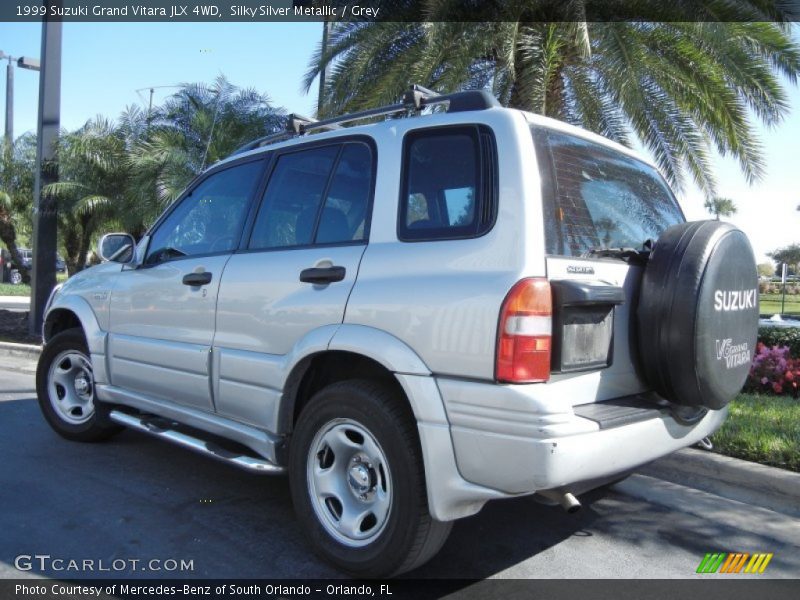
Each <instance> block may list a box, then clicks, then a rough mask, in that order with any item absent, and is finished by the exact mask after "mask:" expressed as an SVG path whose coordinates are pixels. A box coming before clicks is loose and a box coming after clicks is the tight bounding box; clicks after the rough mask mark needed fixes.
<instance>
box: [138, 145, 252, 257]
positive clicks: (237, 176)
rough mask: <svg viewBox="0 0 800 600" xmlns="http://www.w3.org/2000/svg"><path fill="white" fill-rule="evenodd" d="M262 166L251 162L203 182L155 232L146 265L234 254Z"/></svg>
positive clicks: (215, 174)
mask: <svg viewBox="0 0 800 600" xmlns="http://www.w3.org/2000/svg"><path fill="white" fill-rule="evenodd" d="M263 166H264V163H263V161H254V162H248V163H245V164H241V165H237V166H234V167H230V168H228V169H225V170H223V171H220V172H218V173H214V174H213V175H211V176H209V177H207V178H206V179H204V180H203V181H201V182H200V183H199V184H198V185H197V187H195V188H194V189H193V190H192V191H191V192H189V194H188V195H187V196H186V197H185V198H184V199H183V200H181V203H180V204H179V205H178V206H177V207H176V208H175V209H174V210H173V211H172V212H171V213H170V214H169V215H168V216H167V218H166V219H165V220H164V221H163V222H162V223H161V224H160V225H159V226H158V228H157V229H156V230H155V231H154V232H153V234H152V237H151V240H150V245H149V248H148V252H147V257H146V258H145V263H146V264H154V263H158V262H162V261H164V260H170V259H173V258H178V257H182V256H195V255H200V254H215V253H218V252H231V251H233V250H234V249H235V248H236V247H237V246H238V244H239V236H240V235H241V231H242V225H243V224H244V219H245V216H246V215H247V209H248V203H249V201H250V198H251V197H252V195H253V193H254V192H255V189H256V186H257V185H258V182H259V179H260V178H261V174H262V169H263Z"/></svg>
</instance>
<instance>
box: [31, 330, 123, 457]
mask: <svg viewBox="0 0 800 600" xmlns="http://www.w3.org/2000/svg"><path fill="white" fill-rule="evenodd" d="M36 395H37V397H38V400H39V407H40V408H41V410H42V414H43V415H44V417H45V419H46V420H47V422H48V423H49V424H50V427H52V428H53V430H55V432H56V433H58V434H59V435H61V436H63V437H65V438H67V439H68V440H74V441H79V442H96V441H100V440H104V439H107V438H109V437H111V436H112V435H114V434H115V433H117V432H118V431H120V430H121V427H119V426H116V425H110V424H108V423H107V421H106V420H105V419H104V418H103V415H102V414H98V411H97V410H96V408H95V390H94V374H93V371H92V362H91V360H90V359H89V350H88V348H87V347H86V340H85V339H84V336H83V332H82V331H81V330H80V329H78V328H75V329H68V330H66V331H62V332H61V333H59V334H57V335H55V336H54V337H53V339H51V340H50V341H49V342H48V343H47V345H46V346H45V347H44V350H42V354H41V356H40V357H39V364H38V366H37V369H36Z"/></svg>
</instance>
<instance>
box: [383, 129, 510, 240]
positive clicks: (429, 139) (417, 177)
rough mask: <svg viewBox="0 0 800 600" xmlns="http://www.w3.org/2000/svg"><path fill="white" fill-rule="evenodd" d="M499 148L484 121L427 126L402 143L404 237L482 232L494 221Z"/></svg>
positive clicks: (459, 236) (400, 217)
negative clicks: (478, 124) (480, 124)
mask: <svg viewBox="0 0 800 600" xmlns="http://www.w3.org/2000/svg"><path fill="white" fill-rule="evenodd" d="M496 211H497V152H496V149H495V141H494V136H493V134H492V133H491V131H490V130H489V129H488V128H486V127H483V126H463V127H462V126H458V127H439V128H432V129H422V130H417V131H414V132H411V133H409V134H408V135H407V136H406V137H405V140H404V142H403V185H402V190H401V194H400V203H399V215H398V224H397V234H398V238H399V239H400V240H402V241H406V242H411V241H432V240H452V239H463V238H470V237H477V236H480V235H483V234H484V233H486V232H487V231H489V230H490V229H491V228H492V226H493V225H494V220H495V215H496Z"/></svg>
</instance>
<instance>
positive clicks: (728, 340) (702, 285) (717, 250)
mask: <svg viewBox="0 0 800 600" xmlns="http://www.w3.org/2000/svg"><path fill="white" fill-rule="evenodd" d="M758 313H759V311H758V273H757V271H756V261H755V257H754V256H753V250H752V248H751V247H750V242H749V241H748V240H747V237H746V236H745V235H744V233H742V232H741V231H740V230H738V229H736V228H735V227H733V226H732V225H730V224H728V223H721V222H719V221H696V222H692V223H683V224H680V225H675V226H673V227H670V228H668V229H667V230H666V231H664V233H663V234H662V235H661V237H659V239H658V241H657V242H656V244H655V247H654V248H653V252H652V254H651V255H650V259H649V261H648V264H647V266H646V268H645V271H644V275H643V278H642V287H641V296H640V301H639V307H638V309H637V324H638V338H639V339H638V342H639V354H640V356H641V359H642V367H643V370H644V376H645V379H646V380H647V382H648V383H649V384H650V385H651V386H652V387H653V388H654V389H655V390H656V391H657V392H658V393H659V394H660V395H661V396H662V397H664V398H666V399H667V400H669V401H670V402H672V403H674V404H675V405H678V406H677V407H675V408H676V410H677V411H678V413H679V414H678V416H679V417H681V418H683V419H685V420H687V421H689V422H690V421H691V419H692V418H696V417H697V416H702V414H703V411H704V410H705V409H712V410H719V409H721V408H723V407H725V405H727V404H728V402H730V401H731V400H732V399H733V398H734V396H736V394H738V393H739V392H740V391H741V389H742V385H743V384H744V382H745V379H746V378H747V374H748V373H749V371H750V363H751V360H752V358H753V352H754V351H755V345H756V335H757V332H758ZM687 407H688V408H687ZM682 408H683V411H682V412H681V409H682Z"/></svg>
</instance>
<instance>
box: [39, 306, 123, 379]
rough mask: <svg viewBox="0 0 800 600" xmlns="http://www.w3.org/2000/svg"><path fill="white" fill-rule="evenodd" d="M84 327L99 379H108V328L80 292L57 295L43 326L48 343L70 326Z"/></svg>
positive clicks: (96, 375)
mask: <svg viewBox="0 0 800 600" xmlns="http://www.w3.org/2000/svg"><path fill="white" fill-rule="evenodd" d="M72 327H80V328H81V329H82V330H83V335H84V337H85V338H86V345H87V347H88V348H89V354H90V355H91V359H92V368H93V369H94V376H95V382H97V383H106V382H107V381H108V378H107V377H106V368H105V367H106V361H105V358H106V356H105V355H106V332H105V331H103V329H101V328H100V324H99V323H98V321H97V316H96V315H95V312H94V310H93V309H92V307H91V306H90V305H89V303H88V302H87V301H86V300H85V299H84V298H81V297H80V296H74V295H67V296H63V297H62V296H57V297H56V298H55V300H54V301H53V304H52V306H51V307H50V309H49V310H48V311H47V314H46V315H45V318H44V324H43V326H42V337H43V340H44V343H45V344H46V343H47V342H49V341H50V340H51V339H52V338H53V336H55V335H56V334H58V333H61V332H62V331H65V330H66V329H69V328H72Z"/></svg>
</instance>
